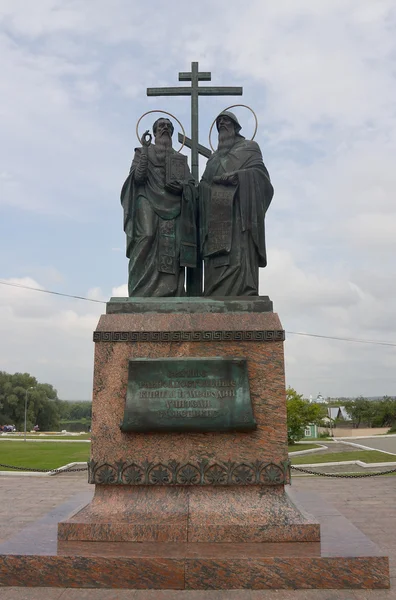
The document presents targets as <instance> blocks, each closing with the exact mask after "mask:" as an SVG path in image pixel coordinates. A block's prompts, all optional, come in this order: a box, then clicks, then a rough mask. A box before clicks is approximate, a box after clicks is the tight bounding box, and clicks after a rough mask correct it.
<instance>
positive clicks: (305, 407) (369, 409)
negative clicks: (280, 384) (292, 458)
mask: <svg viewBox="0 0 396 600" xmlns="http://www.w3.org/2000/svg"><path fill="white" fill-rule="evenodd" d="M286 406H287V428H288V442H289V444H294V443H295V442H297V441H298V440H301V439H302V438H303V437H304V431H305V428H306V427H307V426H308V425H310V424H313V425H319V426H323V427H329V424H330V421H329V420H328V408H329V407H331V406H344V407H345V410H346V412H347V414H348V415H349V417H350V419H351V420H350V421H348V423H350V426H351V427H354V428H359V427H389V433H396V398H395V397H391V396H384V397H383V398H382V399H380V400H368V399H367V398H364V397H363V396H359V398H355V399H354V400H351V399H350V398H348V399H347V398H341V399H340V398H339V399H338V400H334V401H332V402H329V403H328V404H322V403H316V402H309V400H307V399H306V398H304V397H303V395H302V394H298V393H297V392H296V390H295V389H293V388H291V387H289V388H288V389H287V390H286ZM326 418H327V419H326ZM342 421H345V420H344V419H342V418H341V419H336V420H335V421H333V422H332V423H331V424H332V426H333V427H336V426H337V425H339V424H340V422H342Z"/></svg>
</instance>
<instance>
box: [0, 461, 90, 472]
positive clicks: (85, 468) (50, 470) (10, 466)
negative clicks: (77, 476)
mask: <svg viewBox="0 0 396 600" xmlns="http://www.w3.org/2000/svg"><path fill="white" fill-rule="evenodd" d="M0 467H6V468H7V469H13V470H15V471H29V472H33V473H54V474H59V473H76V472H78V471H88V467H77V468H69V469H62V468H60V469H32V468H30V467H15V466H14V465H3V464H1V463H0Z"/></svg>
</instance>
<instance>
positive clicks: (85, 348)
mask: <svg viewBox="0 0 396 600" xmlns="http://www.w3.org/2000/svg"><path fill="white" fill-rule="evenodd" d="M8 282H9V283H14V284H19V285H28V286H31V287H35V288H39V289H40V288H41V289H42V286H40V284H39V283H38V282H37V281H35V280H33V279H31V278H29V277H25V278H20V279H11V280H8ZM0 292H1V293H0V306H1V308H2V310H1V311H0V336H1V339H2V340H3V341H5V343H4V342H3V343H2V344H1V347H0V364H1V369H2V370H4V371H7V372H10V373H14V372H29V373H32V374H33V375H35V376H36V377H37V378H38V379H39V380H40V381H42V382H47V383H51V384H53V385H54V386H55V387H56V388H57V389H58V392H59V397H60V398H65V399H71V398H75V399H89V398H90V397H91V390H92V367H93V342H92V332H93V331H94V330H95V328H96V324H97V321H98V317H99V315H100V314H101V312H104V305H101V304H93V303H92V304H88V303H87V302H83V301H78V300H69V299H65V298H61V297H55V296H52V295H49V294H45V293H42V292H35V291H32V290H26V289H22V288H16V287H8V286H1V290H0Z"/></svg>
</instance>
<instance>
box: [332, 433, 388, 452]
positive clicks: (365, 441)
mask: <svg viewBox="0 0 396 600" xmlns="http://www.w3.org/2000/svg"><path fill="white" fill-rule="evenodd" d="M343 441H344V442H353V443H355V444H361V445H362V446H368V447H369V448H372V449H373V450H385V452H392V454H395V455H396V435H395V436H382V435H378V436H376V437H369V438H358V439H351V438H348V439H344V440H343Z"/></svg>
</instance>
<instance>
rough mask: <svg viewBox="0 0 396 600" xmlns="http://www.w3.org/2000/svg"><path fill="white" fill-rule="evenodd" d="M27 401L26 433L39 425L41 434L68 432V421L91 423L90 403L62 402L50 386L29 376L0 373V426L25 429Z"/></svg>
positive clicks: (26, 374) (25, 374)
mask: <svg viewBox="0 0 396 600" xmlns="http://www.w3.org/2000/svg"><path fill="white" fill-rule="evenodd" d="M26 398H27V413H26V429H27V431H30V430H31V429H33V427H35V426H36V425H38V427H39V429H40V430H41V431H59V430H60V429H66V427H65V426H64V425H65V424H67V423H68V422H78V423H81V424H84V425H89V424H90V422H91V408H92V403H91V402H89V401H79V402H73V401H70V402H69V401H67V400H60V399H59V398H58V392H57V390H56V389H55V388H54V387H53V386H52V385H51V384H49V383H40V382H38V381H37V379H36V378H35V377H34V376H33V375H30V374H29V373H14V374H10V373H6V372H5V371H0V426H3V425H15V427H16V429H17V431H23V430H24V424H25V401H26Z"/></svg>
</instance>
